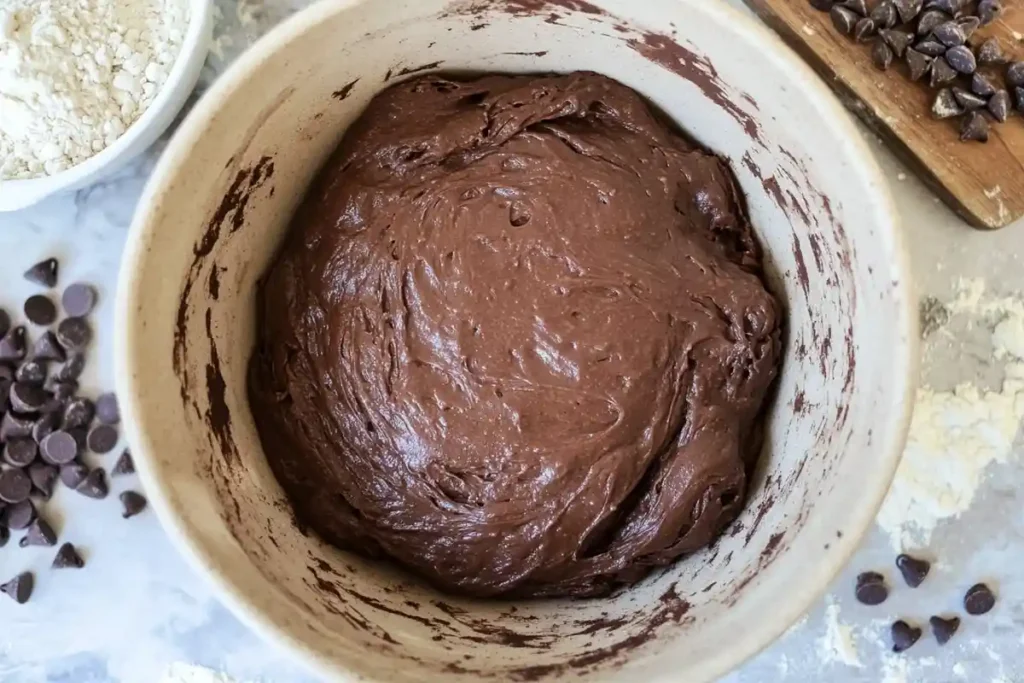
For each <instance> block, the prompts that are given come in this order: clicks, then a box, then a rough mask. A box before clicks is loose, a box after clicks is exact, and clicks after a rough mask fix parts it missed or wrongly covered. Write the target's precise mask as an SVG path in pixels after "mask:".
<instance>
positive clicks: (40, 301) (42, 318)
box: [24, 294, 57, 327]
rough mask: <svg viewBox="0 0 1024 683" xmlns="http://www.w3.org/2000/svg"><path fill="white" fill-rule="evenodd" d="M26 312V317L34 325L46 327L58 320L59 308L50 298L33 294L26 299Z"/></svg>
mask: <svg viewBox="0 0 1024 683" xmlns="http://www.w3.org/2000/svg"><path fill="white" fill-rule="evenodd" d="M24 311H25V317H26V318H28V321H29V322H30V323H32V324H33V325H40V326H42V327H45V326H47V325H52V324H53V323H54V321H55V320H57V307H56V306H54V305H53V302H52V301H50V297H48V296H45V295H43V294H33V295H32V296H30V297H29V298H27V299H25V306H24Z"/></svg>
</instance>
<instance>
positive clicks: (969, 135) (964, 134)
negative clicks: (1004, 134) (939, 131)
mask: <svg viewBox="0 0 1024 683" xmlns="http://www.w3.org/2000/svg"><path fill="white" fill-rule="evenodd" d="M960 139H961V140H962V141H964V142H968V141H973V142H988V121H987V120H985V115H984V114H982V113H981V112H979V111H972V112H971V113H970V114H968V115H967V118H965V119H964V123H963V125H962V126H961V127H960Z"/></svg>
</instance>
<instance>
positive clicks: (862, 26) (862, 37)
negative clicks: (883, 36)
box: [853, 17, 878, 43]
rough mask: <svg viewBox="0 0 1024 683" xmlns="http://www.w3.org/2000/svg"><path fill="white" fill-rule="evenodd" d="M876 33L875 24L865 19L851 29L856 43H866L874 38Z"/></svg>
mask: <svg viewBox="0 0 1024 683" xmlns="http://www.w3.org/2000/svg"><path fill="white" fill-rule="evenodd" d="M877 32H878V30H877V27H876V26H875V22H873V21H871V20H870V19H868V18H867V17H865V18H863V19H861V20H860V21H858V22H857V25H856V26H855V27H854V28H853V37H854V38H855V39H856V41H857V42H858V43H867V42H870V41H871V39H872V38H874V37H875V34H876V33H877Z"/></svg>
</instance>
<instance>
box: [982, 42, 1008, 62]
mask: <svg viewBox="0 0 1024 683" xmlns="http://www.w3.org/2000/svg"><path fill="white" fill-rule="evenodd" d="M978 63H979V64H982V65H985V66H989V65H992V64H1005V63H1006V56H1005V55H1004V54H1003V46H1002V45H1000V44H999V39H998V38H989V39H988V40H986V41H985V42H984V43H982V44H981V47H979V48H978Z"/></svg>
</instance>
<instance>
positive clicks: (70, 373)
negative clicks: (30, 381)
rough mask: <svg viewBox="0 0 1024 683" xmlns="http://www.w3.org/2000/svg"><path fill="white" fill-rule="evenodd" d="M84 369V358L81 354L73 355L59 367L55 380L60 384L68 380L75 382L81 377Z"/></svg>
mask: <svg viewBox="0 0 1024 683" xmlns="http://www.w3.org/2000/svg"><path fill="white" fill-rule="evenodd" d="M84 369H85V356H84V355H83V354H81V353H73V354H71V355H70V356H68V359H67V362H66V363H64V365H62V366H60V369H59V370H58V371H57V375H56V379H59V380H60V381H62V382H67V381H70V380H77V379H78V378H79V377H81V376H82V370H84Z"/></svg>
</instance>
